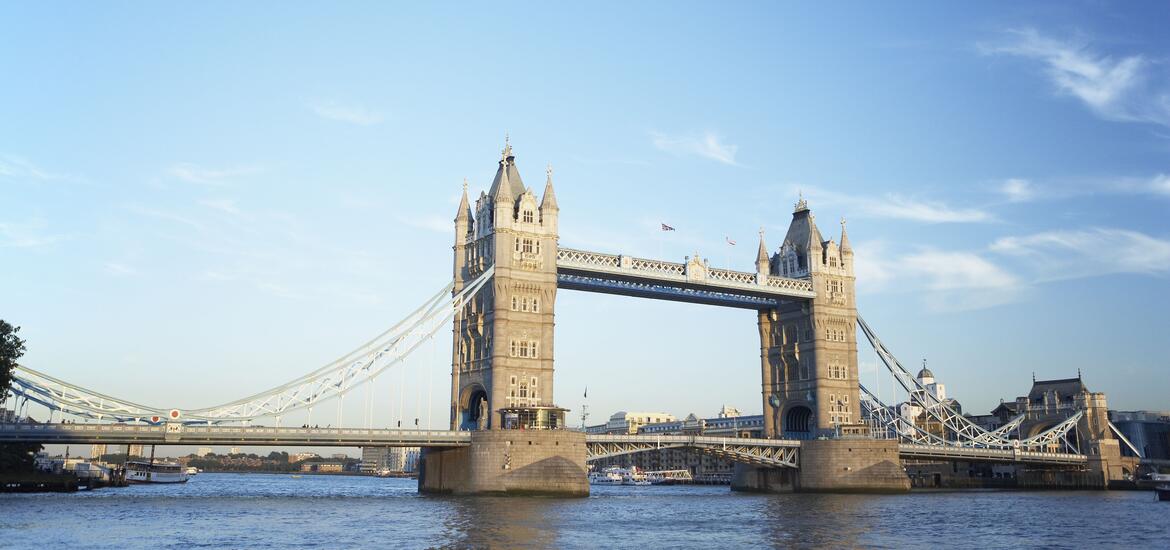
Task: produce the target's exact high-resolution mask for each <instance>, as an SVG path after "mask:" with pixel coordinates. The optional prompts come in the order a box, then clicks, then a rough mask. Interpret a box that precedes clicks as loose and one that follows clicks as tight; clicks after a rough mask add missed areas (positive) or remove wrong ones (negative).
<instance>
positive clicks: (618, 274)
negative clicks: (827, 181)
mask: <svg viewBox="0 0 1170 550" xmlns="http://www.w3.org/2000/svg"><path fill="white" fill-rule="evenodd" d="M557 287H558V288H567V289H570V290H585V291H590V292H601V293H604V294H619V295H622V296H635V297H640V298H657V299H660V300H671V301H676V302H691V303H697V304H709V305H720V306H728V307H738V308H745V309H753V310H759V309H767V308H773V307H776V306H777V305H778V304H779V302H780V301H781V300H785V299H793V298H799V299H802V300H807V299H809V298H812V297H814V296H816V291H815V289H813V285H812V281H810V280H807V279H790V278H786V277H777V276H774V275H766V274H765V275H760V274H757V273H747V272H743V271H732V270H729V269H718V268H714V267H710V266H708V265H706V263H704V262H701V261H699V260H698V259H697V258H689V259H688V261H687V263H677V262H667V261H663V260H651V259H646V258H637V257H633V256H625V255H621V254H605V253H602V252H590V251H588V250H574V249H572V248H561V249H559V250H557Z"/></svg>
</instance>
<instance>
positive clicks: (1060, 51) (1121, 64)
mask: <svg viewBox="0 0 1170 550" xmlns="http://www.w3.org/2000/svg"><path fill="white" fill-rule="evenodd" d="M1009 35H1010V36H1011V39H1010V40H1007V41H1005V42H1002V43H998V44H980V45H979V48H980V50H981V51H982V52H983V53H985V54H992V55H997V54H998V55H1012V56H1017V57H1023V58H1026V59H1031V60H1035V61H1039V62H1041V63H1043V65H1044V69H1045V73H1046V74H1047V75H1048V78H1049V79H1050V80H1051V81H1052V83H1053V85H1055V86H1056V89H1057V91H1058V92H1059V93H1061V94H1063V95H1068V96H1072V97H1075V98H1077V99H1079V100H1080V101H1081V102H1082V103H1084V104H1085V106H1086V107H1088V108H1089V109H1090V110H1091V111H1093V113H1095V114H1096V115H1097V116H1099V117H1101V118H1104V119H1106V120H1114V121H1127V122H1150V123H1154V124H1160V125H1163V126H1170V87H1168V86H1167V82H1166V80H1165V76H1164V75H1162V72H1158V71H1154V70H1151V69H1152V66H1153V63H1151V61H1150V60H1149V59H1147V58H1146V57H1145V56H1143V55H1140V54H1138V55H1130V56H1125V57H1120V58H1115V57H1113V56H1109V55H1105V54H1101V53H1097V52H1094V51H1093V50H1091V49H1090V48H1089V47H1088V46H1087V45H1085V44H1083V43H1079V42H1072V41H1062V40H1057V39H1054V38H1050V37H1048V36H1045V35H1043V34H1041V33H1039V32H1038V31H1036V30H1035V29H1023V30H1015V31H1010V32H1009ZM1163 72H1164V71H1163Z"/></svg>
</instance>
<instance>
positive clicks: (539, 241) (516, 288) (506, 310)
mask: <svg viewBox="0 0 1170 550" xmlns="http://www.w3.org/2000/svg"><path fill="white" fill-rule="evenodd" d="M548 174H549V177H548V181H547V182H546V184H545V193H544V200H543V201H542V202H541V203H540V204H539V205H538V204H537V198H536V195H535V194H534V193H533V192H532V191H531V190H529V189H527V188H525V187H524V183H523V181H522V180H521V179H520V173H519V170H518V169H517V168H516V157H515V155H514V154H513V153H512V145H511V143H505V145H504V149H503V151H501V155H500V161H499V166H498V168H497V170H496V177H495V179H494V180H493V181H492V186H491V189H490V190H489V191H488V193H487V194H486V195H483V196H481V198H480V200H479V201H478V202H477V204H476V207H477V212H478V213H477V215H476V216H474V218H475V219H478V220H479V223H477V224H476V229H475V231H474V232H473V233H472V234H471V236H470V237H469V239H468V243H467V246H466V249H465V253H464V255H465V256H466V260H464V261H465V264H466V265H467V266H468V268H467V269H465V270H463V273H458V265H459V263H460V261H461V259H460V257H459V255H458V253H457V255H456V258H455V263H456V267H457V274H456V275H457V283H456V284H457V286H460V285H461V284H466V283H467V282H469V281H471V280H472V279H474V278H475V277H477V276H479V274H481V273H483V272H484V271H485V270H486V269H487V268H488V267H489V266H494V267H495V272H494V274H493V275H492V281H491V282H490V283H489V284H488V286H487V288H485V290H484V291H483V292H481V293H480V294H479V295H478V296H477V298H476V299H475V301H474V302H473V303H471V304H469V305H468V306H467V307H466V308H465V311H463V312H461V314H460V315H458V316H456V319H455V321H454V324H455V327H454V330H455V344H454V350H453V352H452V365H453V367H452V374H451V393H452V395H451V397H452V406H451V429H454V430H498V429H502V428H505V427H506V423H507V421H508V420H509V418H510V416H509V415H511V417H518V416H523V415H520V414H519V413H518V412H517V411H518V410H519V409H523V408H529V409H533V410H536V409H541V408H545V409H547V410H546V411H545V412H544V413H540V414H543V415H545V417H547V416H548V415H550V414H554V412H553V411H552V409H553V408H554V406H553V319H554V311H555V303H556V289H557V271H556V257H557V221H558V220H557V217H558V215H559V209H558V208H557V204H556V197H555V195H554V194H553V191H552V171H551V169H550V170H549V173H548ZM462 208H463V205H462V204H461V205H460V209H461V211H462ZM462 217H463V215H462V214H461V215H460V218H457V219H456V228H455V229H456V232H457V233H459V232H460V231H461V227H460V223H461V221H460V219H461V218H462ZM459 277H462V281H459V280H458V278H459ZM512 419H513V420H516V418H512ZM518 421H521V420H518Z"/></svg>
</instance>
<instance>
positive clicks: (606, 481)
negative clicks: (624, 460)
mask: <svg viewBox="0 0 1170 550" xmlns="http://www.w3.org/2000/svg"><path fill="white" fill-rule="evenodd" d="M621 472H622V468H616V467H610V468H606V469H604V470H602V471H600V472H589V484H590V485H621V484H622V482H623V481H624V477H623V476H622V473H621Z"/></svg>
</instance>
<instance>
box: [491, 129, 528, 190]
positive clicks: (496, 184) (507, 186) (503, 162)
mask: <svg viewBox="0 0 1170 550" xmlns="http://www.w3.org/2000/svg"><path fill="white" fill-rule="evenodd" d="M524 190H525V188H524V181H523V180H521V179H520V171H519V170H517V169H516V156H515V155H513V154H512V144H511V143H509V142H508V138H507V137H504V149H503V150H502V151H500V167H499V169H497V170H496V178H495V179H494V180H492V187H491V190H490V191H488V195H490V196H491V197H492V198H493V199H494V198H496V196H497V195H501V194H504V193H506V194H507V196H510V197H512V198H513V199H515V198H516V197H519V196H520V195H522V194H524Z"/></svg>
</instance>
